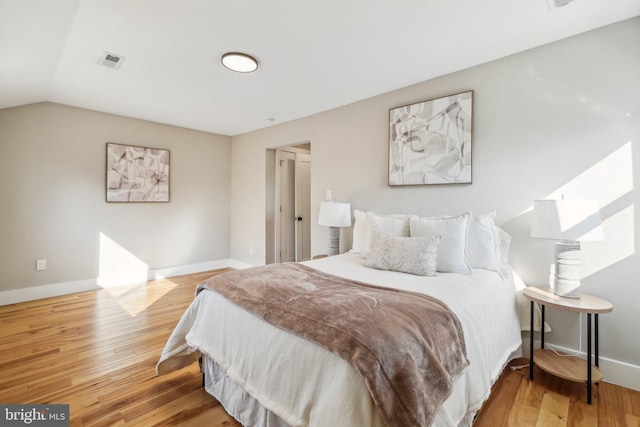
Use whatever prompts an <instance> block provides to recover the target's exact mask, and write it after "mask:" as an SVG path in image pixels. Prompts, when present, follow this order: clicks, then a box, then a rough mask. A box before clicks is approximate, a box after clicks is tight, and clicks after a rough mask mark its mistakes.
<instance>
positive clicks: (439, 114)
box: [389, 90, 473, 186]
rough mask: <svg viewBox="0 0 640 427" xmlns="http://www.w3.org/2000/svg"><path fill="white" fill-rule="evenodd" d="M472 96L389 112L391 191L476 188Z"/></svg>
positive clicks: (443, 99)
mask: <svg viewBox="0 0 640 427" xmlns="http://www.w3.org/2000/svg"><path fill="white" fill-rule="evenodd" d="M472 120H473V91H472V90H470V91H466V92H461V93H457V94H454V95H448V96H444V97H441V98H435V99H431V100H427V101H421V102H417V103H415V104H410V105H405V106H402V107H396V108H391V109H390V110H389V186H406V185H428V184H471V182H472V180H471V163H472V162H471V160H472V158H471V149H472V146H471V141H472Z"/></svg>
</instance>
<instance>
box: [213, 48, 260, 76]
mask: <svg viewBox="0 0 640 427" xmlns="http://www.w3.org/2000/svg"><path fill="white" fill-rule="evenodd" d="M222 65H224V66H225V67H227V68H228V69H230V70H231V71H236V72H238V73H250V72H252V71H255V70H257V69H258V61H256V59H255V58H254V57H253V56H251V55H247V54H246V53H240V52H228V53H225V54H224V55H222Z"/></svg>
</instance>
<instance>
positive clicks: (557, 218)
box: [531, 199, 604, 241]
mask: <svg viewBox="0 0 640 427" xmlns="http://www.w3.org/2000/svg"><path fill="white" fill-rule="evenodd" d="M531 237H539V238H542V239H555V240H574V241H596V240H604V230H603V229H602V221H601V220H600V211H599V209H598V203H597V202H596V201H595V200H584V199H563V200H535V201H534V202H533V221H532V223H531Z"/></svg>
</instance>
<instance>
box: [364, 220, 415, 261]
mask: <svg viewBox="0 0 640 427" xmlns="http://www.w3.org/2000/svg"><path fill="white" fill-rule="evenodd" d="M374 231H376V232H378V233H381V234H384V235H387V236H394V237H409V217H408V216H407V215H389V216H385V215H378V214H375V213H373V212H367V233H366V236H365V240H364V245H363V247H362V251H361V253H362V255H364V256H365V257H366V256H367V253H368V252H369V247H370V246H371V234H372V233H373V232H374Z"/></svg>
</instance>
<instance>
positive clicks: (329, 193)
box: [324, 190, 333, 201]
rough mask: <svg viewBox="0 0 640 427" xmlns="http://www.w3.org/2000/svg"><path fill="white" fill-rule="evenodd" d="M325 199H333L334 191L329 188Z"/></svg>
mask: <svg viewBox="0 0 640 427" xmlns="http://www.w3.org/2000/svg"><path fill="white" fill-rule="evenodd" d="M324 199H325V200H326V201H329V200H333V193H331V190H327V191H326V192H325V194H324Z"/></svg>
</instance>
